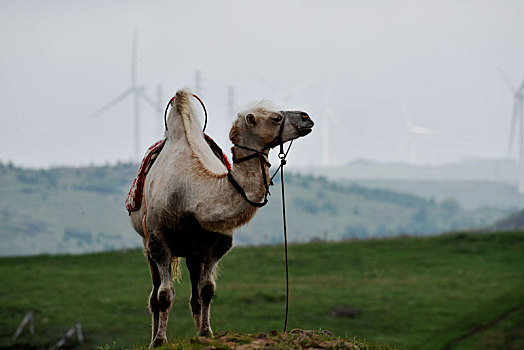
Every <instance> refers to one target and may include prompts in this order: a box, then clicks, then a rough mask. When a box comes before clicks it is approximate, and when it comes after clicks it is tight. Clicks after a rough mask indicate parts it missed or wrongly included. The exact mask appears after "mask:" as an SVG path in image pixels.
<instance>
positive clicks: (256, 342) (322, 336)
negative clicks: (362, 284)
mask: <svg viewBox="0 0 524 350" xmlns="http://www.w3.org/2000/svg"><path fill="white" fill-rule="evenodd" d="M167 348H168V349H206V350H215V349H217V350H218V349H223V350H225V349H237V350H254V349H265V350H271V349H296V350H298V349H300V350H301V349H308V350H313V349H331V350H335V349H337V350H338V349H351V350H360V349H367V350H371V349H376V350H382V349H392V348H390V347H383V346H380V345H376V344H370V343H367V342H364V341H359V340H353V339H349V338H340V337H335V335H334V334H333V333H331V332H330V331H327V330H322V331H309V330H302V329H293V330H292V331H290V332H287V333H281V332H277V331H271V332H267V333H264V332H261V333H257V334H237V333H232V332H218V333H217V334H216V335H215V336H214V337H213V338H203V337H197V338H191V339H189V343H187V339H186V340H185V341H184V340H182V339H180V341H178V342H177V341H174V342H171V343H170V344H169V345H168V347H167Z"/></svg>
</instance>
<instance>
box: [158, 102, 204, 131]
mask: <svg viewBox="0 0 524 350" xmlns="http://www.w3.org/2000/svg"><path fill="white" fill-rule="evenodd" d="M192 96H193V97H194V98H196V99H197V100H198V102H200V105H201V106H202V108H203V109H204V116H205V119H204V128H202V132H205V131H206V126H207V109H206V106H205V105H204V102H202V100H201V99H200V97H198V96H197V95H195V94H192ZM174 99H175V96H173V97H171V99H170V100H169V102H168V103H167V106H166V109H165V110H164V127H165V128H166V131H167V111H168V110H169V107H170V106H171V104H172V103H173V100H174Z"/></svg>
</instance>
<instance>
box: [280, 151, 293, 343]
mask: <svg viewBox="0 0 524 350" xmlns="http://www.w3.org/2000/svg"><path fill="white" fill-rule="evenodd" d="M290 147H291V145H290ZM288 151H289V148H288ZM286 156H287V153H284V152H283V150H282V146H281V149H280V153H279V154H278V157H279V158H280V182H281V183H282V184H281V187H282V222H283V225H284V252H285V256H286V318H285V319H284V333H286V330H287V318H288V312H289V263H288V257H287V224H286V197H285V189H284V165H286V163H287V162H286Z"/></svg>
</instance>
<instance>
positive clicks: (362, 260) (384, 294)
mask: <svg viewBox="0 0 524 350" xmlns="http://www.w3.org/2000/svg"><path fill="white" fill-rule="evenodd" d="M523 253H524V233H489V234H462V233H460V234H452V235H451V234H450V235H442V236H436V237H423V238H394V239H382V240H367V241H348V242H340V243H322V244H301V245H292V246H290V248H289V256H290V275H291V280H290V286H291V291H290V314H289V326H288V329H293V328H301V329H311V330H330V331H332V332H333V333H334V334H335V335H336V336H341V337H358V338H361V339H367V340H368V341H370V342H372V343H374V344H389V345H390V346H394V347H399V348H411V349H424V348H427V349H440V348H444V347H445V346H446V345H447V344H450V343H451V342H452V341H453V340H454V339H457V338H459V337H461V336H462V335H464V334H467V333H468V332H470V331H471V330H472V329H475V327H478V326H479V325H484V324H489V323H490V322H491V321H493V320H495V319H497V317H499V316H500V315H502V314H505V313H506V312H507V311H508V310H512V309H514V308H515V307H518V306H521V305H523V304H524V292H523V291H524V278H523V277H524V254H523ZM0 281H1V286H0V316H1V317H0V347H12V346H14V345H15V343H13V341H12V340H11V336H12V334H13V333H14V331H15V329H16V327H17V325H18V323H19V322H20V320H21V319H22V318H23V316H24V314H25V312H26V311H27V310H33V311H34V312H35V321H36V324H35V328H36V335H34V336H31V335H29V333H28V332H27V330H24V332H23V333H22V335H21V337H20V339H19V340H18V341H17V342H16V344H18V346H20V347H24V346H25V347H44V346H49V345H53V344H54V343H56V342H57V341H58V339H59V338H60V337H61V335H63V334H64V333H65V332H66V331H67V329H68V328H69V327H71V326H72V325H73V324H74V323H75V322H76V320H78V319H79V320H80V321H81V322H82V326H83V328H84V333H85V337H86V343H85V344H84V347H86V348H88V347H96V346H99V345H104V344H113V343H115V344H116V345H115V346H116V347H120V346H137V347H141V346H146V345H147V344H148V342H149V337H150V334H149V333H150V322H151V321H150V316H149V315H148V313H147V310H146V304H147V298H148V295H149V291H150V288H151V286H150V278H149V272H148V268H147V263H146V262H145V259H144V257H143V255H142V253H141V252H140V251H136V250H133V251H121V252H112V253H99V254H90V255H80V256H36V257H24V258H3V259H0ZM175 289H176V293H177V299H176V301H175V304H174V307H173V311H172V312H171V318H170V324H169V331H168V336H169V337H170V338H175V337H193V336H194V335H195V332H194V329H193V321H192V318H191V316H190V312H189V308H188V297H189V293H190V292H189V278H188V275H187V272H186V270H185V268H184V275H183V278H182V282H181V283H177V284H175ZM284 301H285V281H284V261H283V248H282V247H280V246H262V247H249V248H247V247H246V248H235V249H233V250H232V251H231V252H230V253H229V254H228V255H227V256H226V257H224V259H223V260H222V262H221V269H220V274H219V279H218V283H217V291H216V295H215V298H214V299H213V306H212V327H213V329H214V331H215V332H220V331H226V330H227V331H232V332H237V333H252V334H257V333H259V332H269V331H271V330H281V328H282V327H283V316H284ZM334 307H350V308H357V309H359V310H360V314H359V315H358V316H356V317H354V318H348V317H330V316H329V311H330V309H332V308H334ZM522 319H523V317H522V308H520V311H518V310H517V311H516V312H514V313H510V314H509V316H508V317H507V318H504V319H503V320H501V321H500V322H498V323H496V324H495V325H494V326H493V327H491V328H489V329H487V330H484V331H482V332H481V334H474V335H472V336H470V337H468V338H467V339H465V340H464V341H461V342H459V343H457V344H456V347H457V349H458V348H461V349H462V348H477V345H478V344H485V342H486V339H488V342H489V341H492V342H493V341H494V340H493V338H496V337H497V336H499V338H500V334H499V333H500V332H504V334H505V337H506V338H505V339H509V340H508V341H511V339H513V338H512V337H516V336H518V334H522V326H523V323H522ZM497 327H498V328H497ZM519 327H520V328H519ZM499 328H500V330H499V331H498V329H499ZM519 329H520V333H519ZM491 331H493V332H495V333H496V332H498V333H496V335H490V334H491V333H489V332H491ZM497 334H499V335H497ZM486 337H487V338H486ZM484 338H486V339H484ZM73 343H74V341H73ZM508 344H510V343H508Z"/></svg>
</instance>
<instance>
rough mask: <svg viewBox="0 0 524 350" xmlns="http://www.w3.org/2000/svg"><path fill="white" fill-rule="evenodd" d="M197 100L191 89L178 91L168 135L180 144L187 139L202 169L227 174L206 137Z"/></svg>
mask: <svg viewBox="0 0 524 350" xmlns="http://www.w3.org/2000/svg"><path fill="white" fill-rule="evenodd" d="M195 101H196V99H195V98H194V97H193V94H192V93H191V92H190V91H189V90H187V89H184V90H179V91H177V93H176V95H175V98H174V100H173V106H172V107H173V108H172V109H171V113H170V115H169V119H168V132H167V137H168V138H171V137H173V138H174V141H175V142H176V144H177V145H178V146H181V142H180V141H181V140H182V139H185V141H186V142H185V143H186V144H187V146H188V147H189V148H190V149H191V151H192V154H193V157H194V158H196V159H197V160H198V161H199V162H200V164H201V165H202V167H203V169H202V170H204V171H206V172H209V173H211V174H213V175H217V176H222V175H225V174H227V168H226V166H225V165H224V164H223V163H222V162H221V161H220V160H219V159H218V158H217V157H216V155H215V154H214V153H213V151H212V150H211V148H210V147H209V144H208V143H207V141H206V139H205V137H204V132H203V131H202V124H201V123H200V120H199V119H198V115H197V113H196V110H195V106H194V102H195ZM171 129H172V130H171Z"/></svg>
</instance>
